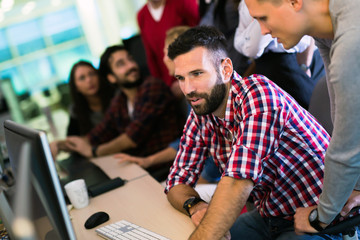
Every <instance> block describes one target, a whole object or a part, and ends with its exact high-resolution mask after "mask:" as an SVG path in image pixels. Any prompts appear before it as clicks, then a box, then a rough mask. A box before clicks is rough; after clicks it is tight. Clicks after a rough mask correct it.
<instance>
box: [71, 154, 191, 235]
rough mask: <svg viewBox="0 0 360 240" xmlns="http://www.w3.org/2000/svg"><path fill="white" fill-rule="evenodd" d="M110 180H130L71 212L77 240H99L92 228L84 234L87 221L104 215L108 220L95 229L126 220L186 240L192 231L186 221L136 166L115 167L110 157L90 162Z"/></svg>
mask: <svg viewBox="0 0 360 240" xmlns="http://www.w3.org/2000/svg"><path fill="white" fill-rule="evenodd" d="M92 161H93V162H94V163H95V164H97V165H98V166H99V167H101V168H102V169H103V170H104V171H105V172H106V173H108V174H109V176H110V177H111V178H114V177H118V176H119V177H121V178H123V179H127V180H130V181H129V182H128V183H126V184H125V185H124V186H122V187H120V188H117V189H115V190H113V191H110V192H107V193H104V194H102V195H99V196H97V197H95V198H91V199H90V204H89V205H88V206H87V207H85V208H82V209H73V210H71V211H70V216H71V217H72V223H73V226H74V230H75V233H76V236H77V238H78V239H101V238H100V237H99V236H98V235H97V234H96V233H95V228H94V229H90V230H86V229H85V227H84V223H85V221H86V219H87V218H88V217H89V216H90V215H92V214H93V213H95V212H98V211H104V212H106V213H108V214H109V216H110V220H109V221H107V222H106V223H104V224H102V225H99V226H98V227H101V226H105V225H107V224H110V223H114V222H117V221H120V220H122V219H125V220H127V221H129V222H133V223H135V224H137V225H139V226H142V227H144V228H147V229H149V230H152V231H154V232H156V233H158V234H160V235H163V236H165V237H167V238H170V239H174V240H176V239H179V240H180V239H187V238H188V236H189V235H190V234H191V232H192V231H193V230H194V225H193V224H192V222H191V220H190V218H189V217H187V216H186V215H184V214H182V213H180V212H179V211H177V210H175V209H174V208H173V207H172V206H171V205H170V203H169V202H168V201H167V199H166V195H165V194H164V192H163V187H162V186H161V185H160V184H159V183H158V182H157V181H156V180H154V179H153V178H152V177H151V176H150V175H148V174H147V172H146V171H144V170H143V169H142V168H140V167H139V166H137V165H135V164H118V163H117V160H114V159H112V157H105V158H98V159H93V160H92Z"/></svg>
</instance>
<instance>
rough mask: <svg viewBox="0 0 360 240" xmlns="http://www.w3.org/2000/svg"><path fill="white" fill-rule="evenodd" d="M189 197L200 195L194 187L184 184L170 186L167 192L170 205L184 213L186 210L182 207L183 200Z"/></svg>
mask: <svg viewBox="0 0 360 240" xmlns="http://www.w3.org/2000/svg"><path fill="white" fill-rule="evenodd" d="M191 197H200V196H199V194H198V193H197V192H196V191H195V190H194V188H192V187H191V186H188V185H185V184H180V185H176V186H174V187H172V188H171V189H170V191H169V192H168V194H167V198H168V201H169V202H170V203H171V205H172V206H173V207H174V208H176V209H177V210H179V211H180V212H183V213H184V214H187V212H186V211H185V210H184V209H183V205H184V202H185V201H186V200H188V199H189V198H191Z"/></svg>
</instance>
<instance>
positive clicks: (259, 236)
mask: <svg viewBox="0 0 360 240" xmlns="http://www.w3.org/2000/svg"><path fill="white" fill-rule="evenodd" d="M230 233H231V239H236V240H237V239H239V240H241V239H245V240H250V239H251V240H315V239H316V240H320V239H321V240H323V239H324V240H326V239H330V240H341V239H342V237H341V236H329V235H314V236H312V235H296V234H295V232H294V223H293V222H292V221H289V220H285V219H283V218H275V217H273V218H263V217H261V216H260V214H259V213H258V212H257V210H256V209H254V210H252V211H250V212H247V213H244V214H241V215H240V216H239V217H238V218H237V219H236V221H235V223H234V225H233V226H232V227H231V229H230Z"/></svg>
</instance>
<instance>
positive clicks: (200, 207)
mask: <svg viewBox="0 0 360 240" xmlns="http://www.w3.org/2000/svg"><path fill="white" fill-rule="evenodd" d="M208 206H209V204H207V203H206V202H199V203H198V204H196V205H195V206H194V207H192V208H190V214H191V220H192V222H193V223H194V225H195V226H196V227H197V226H198V225H199V224H200V222H201V220H202V219H203V217H204V216H205V213H206V210H207V208H208Z"/></svg>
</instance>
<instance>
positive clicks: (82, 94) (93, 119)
mask: <svg viewBox="0 0 360 240" xmlns="http://www.w3.org/2000/svg"><path fill="white" fill-rule="evenodd" d="M69 86H70V96H71V101H72V103H71V105H70V111H69V112H70V119H69V124H68V127H67V134H66V135H67V136H70V135H79V136H84V135H86V134H87V133H88V132H89V131H90V130H91V129H92V128H93V127H95V126H96V125H97V124H98V123H100V122H101V121H102V119H103V117H104V115H105V112H106V110H107V109H108V107H109V105H110V102H111V99H112V98H113V96H114V92H115V87H114V86H112V85H111V84H110V83H109V81H107V79H106V78H102V77H100V75H99V72H98V70H97V69H95V68H94V66H93V65H92V64H91V63H90V62H88V61H84V60H81V61H79V62H77V63H75V64H74V65H73V66H72V68H71V71H70V77H69ZM50 148H51V152H52V154H53V156H54V159H55V157H56V155H57V154H58V152H59V151H61V150H64V151H66V150H68V149H67V147H66V144H65V140H57V141H53V142H51V143H50Z"/></svg>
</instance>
